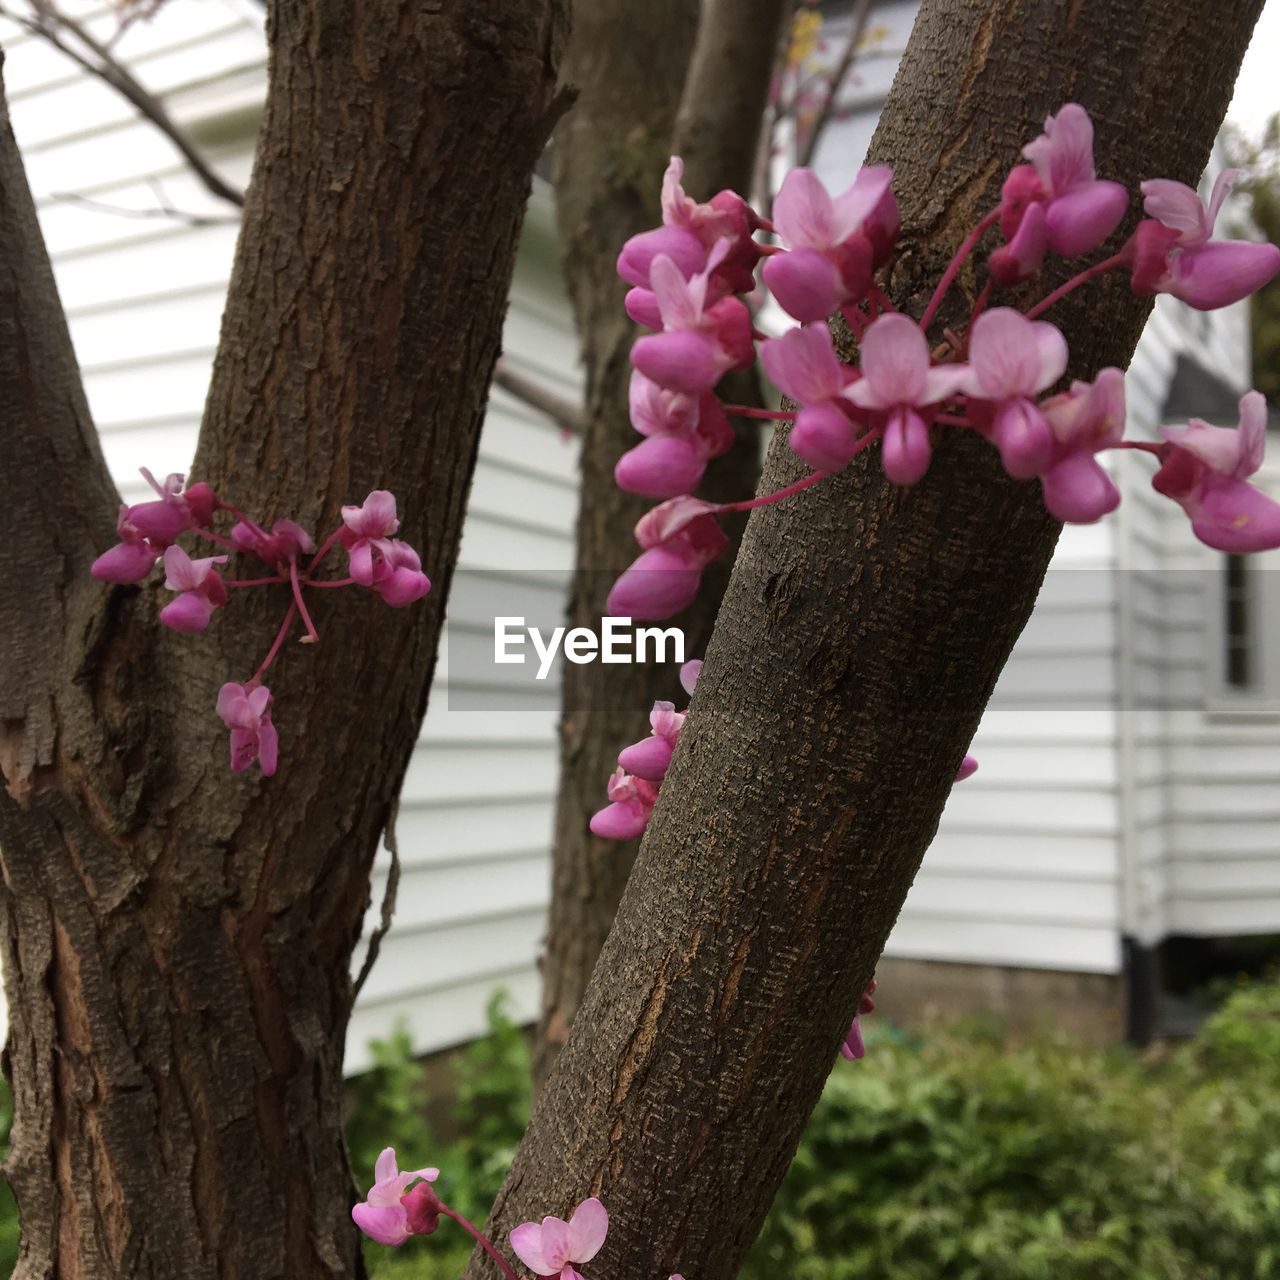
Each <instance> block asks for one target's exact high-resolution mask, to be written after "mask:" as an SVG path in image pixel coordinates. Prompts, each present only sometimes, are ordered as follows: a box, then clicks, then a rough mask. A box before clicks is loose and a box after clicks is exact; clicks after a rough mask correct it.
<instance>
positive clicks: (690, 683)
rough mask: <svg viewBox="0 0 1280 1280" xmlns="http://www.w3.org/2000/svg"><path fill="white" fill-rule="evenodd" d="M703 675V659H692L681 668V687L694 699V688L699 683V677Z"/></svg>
mask: <svg viewBox="0 0 1280 1280" xmlns="http://www.w3.org/2000/svg"><path fill="white" fill-rule="evenodd" d="M701 674H702V659H701V658H690V659H689V661H688V662H686V663H685V664H684V666H682V667H681V668H680V687H681V688H682V689H683V690H684V691H685V693H687V694H688V695H689V697H691V698H692V697H693V690H694V686H695V685H696V684H697V683H698V677H699V676H700V675H701Z"/></svg>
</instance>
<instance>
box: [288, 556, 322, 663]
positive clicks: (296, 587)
mask: <svg viewBox="0 0 1280 1280" xmlns="http://www.w3.org/2000/svg"><path fill="white" fill-rule="evenodd" d="M289 581H290V582H291V583H292V584H293V598H294V601H295V602H296V603H297V606H298V613H299V614H300V615H301V616H302V625H303V626H304V627H306V629H307V639H306V640H304V641H303V643H304V644H306V643H307V642H308V641H309V642H310V643H311V644H319V643H320V635H319V633H318V632H317V631H316V628H315V624H314V623H313V622H312V621H311V615H310V614H309V613H308V612H307V604H306V601H305V600H303V598H302V584H301V583H300V582H299V581H298V562H297V560H295V559H293V558H290V560H289Z"/></svg>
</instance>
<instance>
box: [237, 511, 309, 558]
mask: <svg viewBox="0 0 1280 1280" xmlns="http://www.w3.org/2000/svg"><path fill="white" fill-rule="evenodd" d="M231 541H232V542H234V543H235V544H236V546H237V547H239V548H240V550H241V551H249V552H252V554H254V555H256V556H257V557H258V559H259V560H262V561H264V562H265V563H266V564H269V565H271V566H273V567H275V566H278V565H288V564H289V562H290V561H291V560H296V559H297V558H298V557H299V556H300V555H305V554H306V553H307V552H308V551H310V550H311V547H312V542H311V535H310V534H309V533H308V532H307V531H306V530H305V529H304V528H303V527H302V526H301V525H300V524H297V523H295V522H294V521H293V520H277V521H276V522H275V524H273V525H272V526H271V532H270V533H265V532H264V531H263V530H261V529H258V528H255V527H254V526H253V525H251V524H248V523H246V522H245V521H243V520H240V521H237V522H236V524H235V525H233V526H232V529H231Z"/></svg>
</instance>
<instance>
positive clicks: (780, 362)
mask: <svg viewBox="0 0 1280 1280" xmlns="http://www.w3.org/2000/svg"><path fill="white" fill-rule="evenodd" d="M760 360H761V362H762V363H763V364H764V368H765V372H766V373H767V374H768V375H769V377H770V378H771V379H772V380H773V382H774V384H775V385H776V386H777V387H778V389H779V390H780V391H782V392H783V393H784V394H786V395H788V396H790V397H791V398H792V399H793V400H795V401H796V402H797V403H798V404H800V405H802V406H803V408H802V409H801V410H800V412H799V413H798V414H797V415H796V420H795V423H794V424H793V425H792V428H791V434H790V435H789V436H788V437H787V443H788V444H789V445H790V446H791V448H792V450H793V451H794V452H795V453H797V454H799V456H800V457H802V458H803V459H804V460H805V461H806V462H807V463H808V464H809V465H810V466H811V467H815V468H816V469H817V470H819V471H839V470H840V468H841V467H844V466H847V465H848V463H849V460H850V459H851V458H852V457H853V453H854V450H855V449H856V447H857V443H858V440H859V438H860V437H861V436H862V435H863V434H865V431H866V422H865V415H864V414H862V413H860V412H859V411H858V410H857V409H855V408H854V405H853V402H852V401H851V400H849V399H848V398H847V396H846V395H845V388H846V387H847V386H848V385H849V383H851V382H852V381H853V380H854V379H855V378H857V376H858V375H857V373H856V372H855V371H854V370H853V369H850V368H849V366H848V365H846V364H842V363H841V362H840V360H839V359H838V358H837V356H836V351H835V347H834V345H833V344H832V341H831V331H830V330H829V329H828V328H827V326H826V325H825V324H814V325H806V326H804V327H802V328H799V329H792V330H790V331H789V332H788V333H784V334H783V335H782V337H780V338H770V339H769V340H768V341H767V342H765V343H763V344H762V345H761V347H760Z"/></svg>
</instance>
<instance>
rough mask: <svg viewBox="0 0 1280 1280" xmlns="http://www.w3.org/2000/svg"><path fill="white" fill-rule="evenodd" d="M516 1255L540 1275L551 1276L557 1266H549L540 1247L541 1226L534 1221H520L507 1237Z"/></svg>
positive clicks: (557, 1268) (557, 1269)
mask: <svg viewBox="0 0 1280 1280" xmlns="http://www.w3.org/2000/svg"><path fill="white" fill-rule="evenodd" d="M507 1239H508V1240H509V1241H510V1242H511V1247H512V1249H514V1250H515V1254H516V1257H518V1258H519V1259H520V1261H521V1262H523V1263H524V1265H525V1266H526V1267H528V1268H529V1270H530V1271H532V1272H534V1274H536V1275H540V1276H553V1275H555V1273H556V1272H557V1271H559V1270H560V1268H559V1267H552V1266H549V1265H548V1263H547V1257H546V1254H545V1253H544V1252H543V1249H542V1228H541V1227H540V1226H538V1224H537V1223H536V1222H522V1223H521V1224H520V1225H519V1226H518V1227H516V1228H515V1229H514V1230H513V1231H512V1232H511V1234H510V1236H508V1237H507Z"/></svg>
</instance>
